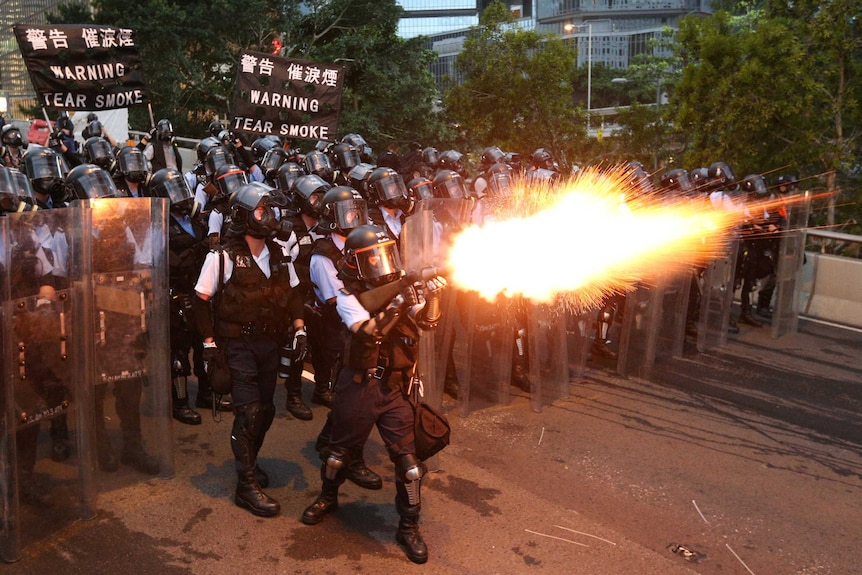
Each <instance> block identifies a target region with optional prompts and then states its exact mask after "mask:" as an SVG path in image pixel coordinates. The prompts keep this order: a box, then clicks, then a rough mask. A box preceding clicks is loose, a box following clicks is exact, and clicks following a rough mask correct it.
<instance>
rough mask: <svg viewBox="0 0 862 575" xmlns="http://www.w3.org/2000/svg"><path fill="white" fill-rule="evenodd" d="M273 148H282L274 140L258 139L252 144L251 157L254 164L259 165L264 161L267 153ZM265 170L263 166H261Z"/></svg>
mask: <svg viewBox="0 0 862 575" xmlns="http://www.w3.org/2000/svg"><path fill="white" fill-rule="evenodd" d="M273 148H280V146H278V145H277V144H276V142H274V141H273V140H271V139H269V138H258V139H256V140H255V141H254V142H252V143H251V156H252V158H254V162H255V163H256V164H258V165H260V163H261V162H262V161H263V159H264V157H265V156H266V153H267V152H268V151H270V150H272V149H273ZM261 168H263V166H261Z"/></svg>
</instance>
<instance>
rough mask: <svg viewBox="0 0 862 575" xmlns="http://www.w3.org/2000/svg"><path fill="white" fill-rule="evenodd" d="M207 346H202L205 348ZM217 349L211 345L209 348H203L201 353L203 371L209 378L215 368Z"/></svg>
mask: <svg viewBox="0 0 862 575" xmlns="http://www.w3.org/2000/svg"><path fill="white" fill-rule="evenodd" d="M206 345H208V344H206V343H205V344H204V346H206ZM218 354H219V348H218V347H216V345H215V344H212V345H211V346H210V347H204V350H203V353H201V359H202V360H203V362H204V371H205V372H206V373H207V375H208V376H211V375H212V373H213V368H214V367H215V364H216V360H217V359H218Z"/></svg>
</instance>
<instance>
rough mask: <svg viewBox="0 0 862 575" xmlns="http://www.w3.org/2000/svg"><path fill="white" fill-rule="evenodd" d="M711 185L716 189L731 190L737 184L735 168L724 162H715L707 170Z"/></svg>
mask: <svg viewBox="0 0 862 575" xmlns="http://www.w3.org/2000/svg"><path fill="white" fill-rule="evenodd" d="M707 176H708V177H709V183H710V186H711V187H712V188H713V189H716V190H721V189H724V190H731V189H733V187H734V185H735V184H736V177H735V176H734V175H733V170H731V169H730V166H728V165H727V164H726V163H724V162H714V163H712V164H710V166H709V169H708V170H707Z"/></svg>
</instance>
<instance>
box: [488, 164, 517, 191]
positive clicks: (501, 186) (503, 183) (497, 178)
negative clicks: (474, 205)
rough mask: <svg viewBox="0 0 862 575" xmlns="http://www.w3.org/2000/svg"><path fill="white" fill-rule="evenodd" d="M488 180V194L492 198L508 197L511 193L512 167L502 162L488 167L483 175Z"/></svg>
mask: <svg viewBox="0 0 862 575" xmlns="http://www.w3.org/2000/svg"><path fill="white" fill-rule="evenodd" d="M485 179H486V180H487V181H488V188H487V189H488V192H487V193H488V195H490V196H492V197H494V198H508V197H509V196H511V195H512V185H513V182H512V168H510V167H509V166H508V165H506V164H503V163H497V164H494V165H493V166H491V167H490V168H488V174H487V176H486V177H485Z"/></svg>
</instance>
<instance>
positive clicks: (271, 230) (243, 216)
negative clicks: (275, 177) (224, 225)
mask: <svg viewBox="0 0 862 575" xmlns="http://www.w3.org/2000/svg"><path fill="white" fill-rule="evenodd" d="M271 192H272V188H271V187H270V186H267V185H266V184H263V183H261V182H251V183H249V184H245V185H244V186H242V187H240V188H239V189H238V190H237V191H236V192H234V194H233V195H231V198H230V207H231V210H232V211H233V220H234V222H235V223H239V224H241V225H242V224H244V226H245V230H244V232H245V233H246V234H248V235H250V236H252V237H255V238H275V239H281V240H287V239H289V238H290V234H291V232H292V229H293V228H292V226H291V224H290V222H289V221H287V220H283V219H282V218H281V208H280V207H279V206H278V205H277V202H276V201H273V197H272V195H271Z"/></svg>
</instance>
